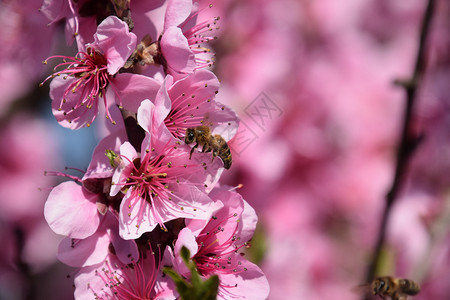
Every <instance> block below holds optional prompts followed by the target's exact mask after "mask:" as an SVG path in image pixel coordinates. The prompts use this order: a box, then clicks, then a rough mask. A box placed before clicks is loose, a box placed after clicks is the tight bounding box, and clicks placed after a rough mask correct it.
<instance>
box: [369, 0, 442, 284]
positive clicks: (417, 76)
mask: <svg viewBox="0 0 450 300" xmlns="http://www.w3.org/2000/svg"><path fill="white" fill-rule="evenodd" d="M434 6H435V0H429V1H428V5H427V8H426V11H425V15H424V18H423V21H422V28H421V32H420V41H419V49H418V52H417V60H416V65H415V68H414V73H413V75H412V77H411V78H410V79H409V80H403V81H402V80H396V81H395V83H396V84H399V85H401V86H403V87H404V88H405V90H406V107H405V111H404V116H403V118H404V119H403V129H402V134H401V140H400V144H399V148H398V151H397V164H396V167H395V176H394V180H393V183H392V187H391V189H390V190H389V192H388V193H387V195H386V206H385V208H384V211H383V216H382V219H381V223H380V229H379V234H378V239H377V242H376V244H375V251H374V256H373V258H372V261H371V263H370V265H369V267H368V270H367V274H366V282H370V281H371V280H373V278H374V277H375V272H376V267H377V266H378V265H379V262H380V258H381V250H382V247H383V244H384V241H385V237H386V229H387V222H388V219H389V214H390V211H391V208H392V205H393V203H394V202H395V200H396V199H397V196H398V194H399V192H400V189H401V186H402V183H403V177H404V175H405V173H406V170H407V167H408V162H409V160H410V158H411V155H412V153H413V152H414V150H415V149H416V146H417V145H418V144H419V142H420V139H421V138H420V137H418V136H414V135H413V134H412V133H411V118H412V111H413V107H414V102H415V96H416V91H417V87H418V85H419V82H420V80H421V78H422V75H423V73H424V69H425V46H426V39H427V35H428V32H429V27H430V23H431V19H432V15H433V12H434Z"/></svg>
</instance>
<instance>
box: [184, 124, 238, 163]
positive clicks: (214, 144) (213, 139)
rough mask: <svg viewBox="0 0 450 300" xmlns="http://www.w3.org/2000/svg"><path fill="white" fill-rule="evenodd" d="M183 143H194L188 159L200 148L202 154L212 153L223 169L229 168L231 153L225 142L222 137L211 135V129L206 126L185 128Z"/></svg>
mask: <svg viewBox="0 0 450 300" xmlns="http://www.w3.org/2000/svg"><path fill="white" fill-rule="evenodd" d="M184 142H185V143H186V144H190V143H193V142H195V143H196V144H195V146H194V147H192V149H191V152H190V154H189V159H191V157H192V153H193V152H194V150H195V149H196V148H197V147H198V146H202V147H203V148H202V152H212V154H213V160H214V157H216V156H218V157H220V158H221V159H222V161H223V166H224V167H225V169H229V168H230V167H231V162H232V160H231V151H230V147H228V144H227V142H226V141H225V139H224V138H223V137H221V136H220V135H218V134H215V135H212V134H211V129H210V128H209V127H208V126H206V125H201V126H197V127H194V128H187V129H186V135H185V137H184Z"/></svg>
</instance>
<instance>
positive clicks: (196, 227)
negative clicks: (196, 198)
mask: <svg viewBox="0 0 450 300" xmlns="http://www.w3.org/2000/svg"><path fill="white" fill-rule="evenodd" d="M222 208H223V203H222V202H221V201H220V200H219V201H215V202H214V203H213V204H211V209H210V211H209V215H208V217H207V218H206V219H205V220H198V219H188V220H186V221H185V222H186V227H188V228H189V229H190V230H191V232H192V233H193V234H194V235H195V236H198V235H199V234H200V233H201V232H202V230H203V228H205V226H206V225H207V224H208V222H209V220H211V217H212V216H214V215H215V214H216V213H217V211H219V210H220V209H222Z"/></svg>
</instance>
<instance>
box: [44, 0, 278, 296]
mask: <svg viewBox="0 0 450 300" xmlns="http://www.w3.org/2000/svg"><path fill="white" fill-rule="evenodd" d="M208 9H209V7H208V6H206V7H202V5H200V4H198V3H193V2H192V0H167V1H139V0H134V1H126V0H123V1H117V0H116V1H98V2H97V1H72V0H61V1H56V0H45V1H44V4H43V6H42V7H41V12H42V13H43V14H45V15H46V16H47V17H48V18H49V19H50V21H51V23H57V22H60V21H62V22H65V30H66V38H67V43H68V44H72V43H75V44H76V47H77V49H78V52H77V53H76V55H75V56H68V55H54V56H51V57H49V58H48V59H47V60H46V61H45V63H54V64H55V67H54V72H53V74H51V75H50V76H48V77H47V78H46V79H45V80H44V81H43V83H42V85H43V84H44V83H46V82H48V81H49V82H50V98H51V100H52V112H53V115H54V116H55V118H56V120H57V121H58V123H59V124H60V125H61V126H63V127H66V128H70V129H73V130H77V129H80V128H83V127H90V126H91V124H93V123H94V122H96V118H97V117H99V118H103V119H105V120H106V124H105V125H104V130H103V134H104V136H103V138H102V139H101V141H100V142H99V143H98V145H97V146H96V148H95V150H94V153H93V155H92V160H91V162H90V164H89V166H88V168H87V170H86V172H85V173H84V175H83V177H82V178H77V177H74V176H71V175H67V174H63V173H54V174H56V175H61V176H66V177H69V178H70V179H71V180H69V181H65V182H63V183H61V184H59V185H57V186H56V187H54V188H53V189H52V190H51V192H50V194H49V196H48V199H47V202H46V204H45V208H44V215H45V219H46V221H47V222H48V225H49V226H50V228H51V229H52V230H53V231H54V232H55V233H57V234H60V235H62V236H64V239H63V240H62V241H61V243H60V245H59V247H58V253H57V257H58V259H59V260H60V261H62V262H63V263H65V264H67V265H69V266H71V267H74V268H76V271H75V273H74V274H73V277H74V285H75V292H74V295H75V299H177V298H179V297H180V294H179V291H177V289H176V287H175V284H174V282H173V281H172V279H171V278H170V277H169V276H166V275H165V274H164V273H163V268H164V267H171V268H172V269H173V270H175V271H176V272H177V273H178V274H180V275H181V276H183V277H184V278H186V279H187V280H189V279H190V276H191V274H190V272H189V270H188V268H187V266H186V265H185V263H184V261H183V259H182V258H181V257H180V251H181V249H182V248H183V247H186V248H187V249H189V252H190V256H191V257H190V259H191V260H192V262H194V263H195V266H196V270H197V271H198V273H199V274H200V275H201V276H202V277H203V278H205V279H206V278H209V277H211V276H213V275H217V276H218V278H219V287H218V291H217V297H218V298H219V299H265V298H267V296H268V293H269V286H268V282H267V280H266V278H265V276H264V274H263V272H262V271H261V269H260V268H259V267H258V266H257V265H255V264H254V263H252V262H250V261H248V260H247V259H246V258H245V253H244V250H245V249H246V248H248V247H249V246H250V243H249V242H250V240H251V238H252V235H253V232H254V230H255V227H256V223H257V216H256V213H255V211H254V209H253V208H252V207H251V206H250V205H249V204H248V203H247V202H246V201H245V200H244V199H243V198H242V197H241V195H240V194H239V193H237V192H236V188H235V187H231V186H227V185H223V184H220V183H219V179H220V177H221V175H222V173H224V172H228V169H229V168H230V167H231V165H232V153H231V151H230V148H229V146H228V143H229V142H230V140H231V139H232V138H233V137H234V136H235V134H236V132H237V128H238V125H239V120H238V118H237V116H236V114H235V113H234V111H233V110H232V109H230V108H228V107H227V106H225V105H223V104H222V103H220V102H219V101H217V99H216V94H217V93H218V91H219V87H220V81H219V80H218V78H217V77H216V75H215V74H214V73H213V72H212V71H211V70H210V67H211V66H212V65H213V64H214V54H213V53H212V51H211V50H210V48H208V47H209V46H208V42H209V41H210V40H212V39H214V38H215V37H214V31H215V30H216V29H217V28H218V24H217V22H218V21H219V18H218V17H213V18H210V17H206V18H205V17H204V16H205V15H208V14H207V13H205V11H206V10H208ZM97 121H98V120H97Z"/></svg>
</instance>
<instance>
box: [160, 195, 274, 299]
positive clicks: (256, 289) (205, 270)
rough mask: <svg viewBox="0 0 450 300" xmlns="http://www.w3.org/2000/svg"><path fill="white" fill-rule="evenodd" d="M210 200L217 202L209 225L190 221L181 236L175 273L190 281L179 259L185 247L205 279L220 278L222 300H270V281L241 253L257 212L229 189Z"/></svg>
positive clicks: (175, 261)
mask: <svg viewBox="0 0 450 300" xmlns="http://www.w3.org/2000/svg"><path fill="white" fill-rule="evenodd" d="M210 197H211V198H212V199H213V200H215V201H216V203H215V205H214V207H215V210H214V211H213V212H212V214H211V216H210V219H209V220H208V221H206V222H205V221H200V220H189V221H187V227H186V228H184V229H182V230H181V231H180V233H179V235H178V239H177V241H176V242H175V246H174V257H173V259H172V263H173V264H174V267H175V269H176V270H178V271H179V272H180V273H181V274H182V275H184V276H186V277H189V273H188V270H187V268H186V266H185V265H184V263H183V261H182V259H181V257H179V253H180V249H181V247H182V246H186V247H187V248H188V249H189V250H190V253H191V258H192V260H193V261H194V262H195V263H196V265H197V269H198V271H199V273H200V274H201V275H202V276H204V277H209V276H211V275H213V274H217V275H218V276H219V279H220V285H219V294H218V299H236V298H239V299H265V298H267V297H268V294H269V284H268V282H267V279H266V277H265V276H264V274H263V273H262V271H261V270H260V269H259V268H258V267H257V266H256V265H255V264H253V263H251V262H249V261H247V260H246V259H245V258H244V257H243V256H242V255H241V254H240V253H238V250H239V249H241V248H243V247H245V246H246V245H247V242H248V241H249V240H250V239H251V237H252V235H253V231H254V230H255V227H256V222H257V217H256V214H255V211H254V210H253V208H252V207H251V206H250V205H248V204H247V203H246V202H245V201H244V200H243V199H242V197H241V196H240V195H239V194H238V193H236V192H233V191H228V190H226V189H225V188H220V189H214V190H213V191H212V192H211V193H210ZM171 252H172V250H171V249H170V248H168V250H167V252H166V253H170V255H172V254H171Z"/></svg>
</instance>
